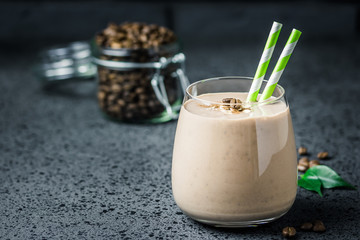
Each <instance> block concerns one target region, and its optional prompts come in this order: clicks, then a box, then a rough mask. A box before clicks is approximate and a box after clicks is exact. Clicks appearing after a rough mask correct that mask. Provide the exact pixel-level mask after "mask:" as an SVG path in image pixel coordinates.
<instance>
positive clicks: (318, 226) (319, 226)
mask: <svg viewBox="0 0 360 240" xmlns="http://www.w3.org/2000/svg"><path fill="white" fill-rule="evenodd" d="M312 230H313V231H314V232H325V230H326V228H325V225H324V223H323V222H322V221H320V220H315V221H314V222H313V228H312Z"/></svg>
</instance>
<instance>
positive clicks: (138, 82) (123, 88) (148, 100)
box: [93, 23, 188, 122]
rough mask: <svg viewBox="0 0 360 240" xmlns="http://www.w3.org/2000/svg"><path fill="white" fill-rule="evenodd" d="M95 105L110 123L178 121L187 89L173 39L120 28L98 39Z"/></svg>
mask: <svg viewBox="0 0 360 240" xmlns="http://www.w3.org/2000/svg"><path fill="white" fill-rule="evenodd" d="M93 56H94V60H95V63H96V64H97V67H98V84H99V88H98V101H99V106H100V108H101V109H102V111H103V112H104V113H105V114H106V115H107V116H110V117H111V118H112V119H116V120H121V121H132V122H133V121H135V122H163V121H168V120H171V119H175V118H176V117H177V115H178V112H179V109H180V105H181V100H182V98H183V92H184V90H185V88H186V86H187V85H188V80H187V78H186V76H185V73H184V61H185V56H184V54H182V53H180V48H179V44H178V42H177V38H176V36H175V34H174V33H173V32H172V31H171V30H169V29H167V28H165V27H160V26H157V25H153V24H152V25H147V24H144V23H124V24H121V25H116V24H112V23H111V24H109V26H108V27H107V28H106V29H105V30H103V31H102V32H100V33H99V34H97V35H96V37H95V41H94V44H93Z"/></svg>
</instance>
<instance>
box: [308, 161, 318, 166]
mask: <svg viewBox="0 0 360 240" xmlns="http://www.w3.org/2000/svg"><path fill="white" fill-rule="evenodd" d="M318 165H320V161H319V160H311V161H310V167H314V166H318Z"/></svg>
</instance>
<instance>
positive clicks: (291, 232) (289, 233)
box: [282, 227, 296, 238]
mask: <svg viewBox="0 0 360 240" xmlns="http://www.w3.org/2000/svg"><path fill="white" fill-rule="evenodd" d="M282 235H283V236H284V237H286V238H291V237H294V236H295V235H296V230H295V228H294V227H285V228H283V230H282Z"/></svg>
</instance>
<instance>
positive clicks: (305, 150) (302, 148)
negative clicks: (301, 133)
mask: <svg viewBox="0 0 360 240" xmlns="http://www.w3.org/2000/svg"><path fill="white" fill-rule="evenodd" d="M298 152H299V155H306V154H307V149H306V148H305V147H299V149H298Z"/></svg>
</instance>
